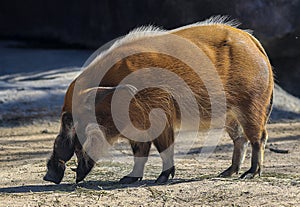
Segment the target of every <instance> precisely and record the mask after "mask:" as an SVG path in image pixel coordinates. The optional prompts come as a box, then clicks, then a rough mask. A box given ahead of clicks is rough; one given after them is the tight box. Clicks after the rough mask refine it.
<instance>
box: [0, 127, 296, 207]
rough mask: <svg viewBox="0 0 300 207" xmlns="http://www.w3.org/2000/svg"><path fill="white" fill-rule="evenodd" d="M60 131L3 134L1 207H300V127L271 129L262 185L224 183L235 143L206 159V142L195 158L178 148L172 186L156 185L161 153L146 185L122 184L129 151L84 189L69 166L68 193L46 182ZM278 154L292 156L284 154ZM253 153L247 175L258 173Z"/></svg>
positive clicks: (223, 144) (64, 186)
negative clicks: (223, 174)
mask: <svg viewBox="0 0 300 207" xmlns="http://www.w3.org/2000/svg"><path fill="white" fill-rule="evenodd" d="M58 129H59V123H57V122H49V123H42V124H41V123H35V124H32V125H28V126H19V127H3V128H0V165H1V172H0V206H300V123H299V122H296V123H274V124H270V125H269V126H268V129H269V141H268V145H267V149H266V154H265V162H264V166H265V167H264V172H263V175H262V176H261V177H256V178H255V179H251V180H240V179H238V176H233V177H232V178H228V179H224V178H217V175H218V174H219V173H220V172H221V171H222V170H224V169H225V168H227V167H228V166H229V164H230V161H231V154H232V143H231V140H230V138H229V137H228V136H227V135H224V137H223V138H222V140H221V141H220V142H219V144H218V147H217V148H216V150H215V152H214V153H213V154H212V155H210V156H209V157H208V158H207V159H201V158H200V157H199V154H198V153H197V152H199V151H200V149H201V141H199V140H198V141H197V142H196V143H195V145H193V147H192V148H191V149H190V150H189V152H188V153H186V152H184V151H185V150H186V147H185V146H184V145H185V142H184V141H182V142H181V143H180V142H179V143H177V148H176V156H175V162H176V175H175V177H174V179H173V180H171V181H169V182H168V183H167V184H166V185H155V184H154V180H155V179H156V177H157V176H158V175H159V173H160V171H161V160H160V158H159V156H158V154H157V152H155V150H154V149H152V151H151V156H150V158H149V161H148V163H147V166H146V170H145V175H144V179H143V180H142V181H140V182H138V183H136V184H132V185H120V184H118V183H117V181H118V180H119V179H120V178H122V177H123V176H124V175H126V174H127V173H129V172H130V170H131V167H132V157H131V156H130V151H129V149H128V146H125V147H124V146H123V145H122V144H121V143H120V144H118V145H117V146H116V149H117V150H116V152H115V154H114V156H112V157H110V158H106V159H105V160H102V161H100V162H99V163H97V166H96V167H95V168H94V169H93V171H92V172H91V173H90V174H89V175H88V177H87V178H86V179H85V181H84V182H82V183H80V184H78V185H76V184H74V181H75V174H74V172H72V171H71V170H70V168H71V167H74V166H75V165H76V162H75V158H72V160H71V161H70V162H69V163H68V165H67V170H66V174H65V177H64V180H63V182H62V183H61V184H60V185H55V184H52V183H49V182H45V181H43V180H42V178H43V176H44V174H45V172H46V160H47V157H49V155H50V153H51V150H52V145H53V141H54V139H55V136H56V133H57V132H58ZM270 148H272V149H283V150H288V152H289V153H276V152H272V151H270ZM250 152H251V150H248V152H247V156H246V161H245V163H244V165H243V167H242V169H241V172H244V171H245V170H247V169H248V168H249V167H250V159H249V158H250Z"/></svg>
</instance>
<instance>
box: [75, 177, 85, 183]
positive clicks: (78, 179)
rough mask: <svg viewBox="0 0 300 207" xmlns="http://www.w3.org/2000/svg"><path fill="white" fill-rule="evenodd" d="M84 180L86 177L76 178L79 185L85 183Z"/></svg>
mask: <svg viewBox="0 0 300 207" xmlns="http://www.w3.org/2000/svg"><path fill="white" fill-rule="evenodd" d="M83 179H84V177H82V178H76V183H79V182H81V181H83Z"/></svg>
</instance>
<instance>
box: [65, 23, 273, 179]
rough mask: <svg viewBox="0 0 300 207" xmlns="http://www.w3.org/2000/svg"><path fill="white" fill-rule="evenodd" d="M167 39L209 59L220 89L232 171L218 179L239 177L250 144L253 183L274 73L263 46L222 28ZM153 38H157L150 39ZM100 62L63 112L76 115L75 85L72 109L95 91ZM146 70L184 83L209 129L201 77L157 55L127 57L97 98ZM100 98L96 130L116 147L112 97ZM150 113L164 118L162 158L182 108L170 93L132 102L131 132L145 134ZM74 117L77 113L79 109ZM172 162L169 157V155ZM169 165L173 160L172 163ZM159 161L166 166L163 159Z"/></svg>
mask: <svg viewBox="0 0 300 207" xmlns="http://www.w3.org/2000/svg"><path fill="white" fill-rule="evenodd" d="M171 34H174V35H178V36H180V37H182V38H186V39H188V40H189V41H191V42H192V43H194V44H195V45H196V46H197V47H199V48H200V49H201V50H202V51H203V52H204V53H205V54H206V55H207V56H208V57H209V59H210V60H211V62H212V63H213V65H214V66H215V68H216V70H217V72H218V75H219V77H220V78H221V81H222V83H223V87H224V91H225V96H226V102H227V103H226V104H227V105H226V107H227V108H226V109H227V111H226V114H227V116H226V129H227V131H228V133H229V135H230V137H231V138H232V139H233V141H234V154H233V160H232V165H231V166H230V167H229V168H228V169H227V170H226V171H224V172H223V173H222V174H221V176H231V175H232V174H233V173H237V172H238V170H239V168H240V165H241V163H242V160H243V157H244V153H245V148H246V147H245V146H246V145H247V142H248V141H250V143H251V145H252V149H253V150H252V151H253V152H252V162H251V168H250V169H249V170H248V171H247V172H246V173H244V174H243V175H242V177H253V176H254V175H255V174H257V173H260V172H261V167H262V161H263V151H264V145H265V142H266V140H267V131H266V123H267V119H268V116H269V113H270V108H271V99H272V91H273V87H274V81H273V72H272V67H271V65H270V63H269V60H268V57H267V55H266V53H265V51H264V49H263V48H262V46H261V44H260V43H259V41H258V40H256V39H255V38H254V37H253V36H252V35H251V34H249V33H247V32H245V31H243V30H240V29H237V28H234V27H231V26H228V25H225V24H210V25H200V26H194V27H189V28H185V29H181V30H180V29H179V30H174V31H173V32H172V31H171ZM151 38H159V37H156V36H153V37H151ZM137 45H139V40H137V41H134V42H128V43H126V44H124V45H123V46H122V47H119V48H116V49H115V51H116V53H118V52H121V53H126V51H129V50H130V48H132V47H133V46H134V47H135V48H137V47H142V46H137ZM186 49H187V51H185V52H186V53H187V54H186V55H187V56H188V55H189V54H188V48H186ZM174 50H176V48H174ZM176 52H178V53H180V52H182V51H175V53H176ZM104 60H105V57H103V58H102V59H101V58H100V59H99V60H96V61H94V62H92V63H91V64H90V65H89V66H88V67H87V68H86V70H85V71H83V73H82V74H81V75H80V76H79V77H78V78H77V79H76V80H74V81H73V82H72V83H71V85H70V86H69V88H68V91H67V93H66V96H65V102H64V106H63V112H69V113H74V111H72V104H74V103H72V97H73V95H74V94H73V90H74V85H75V83H76V84H79V85H81V87H82V90H81V94H76V96H78V97H81V98H79V101H78V103H76V104H77V105H79V106H80V105H81V104H84V102H82V100H84V97H85V96H86V95H87V94H88V93H89V89H90V88H91V87H95V86H92V85H89V84H90V83H92V82H95V80H96V79H97V72H99V71H100V70H101V61H104ZM194 61H199V60H194ZM147 67H158V68H164V69H166V70H169V71H171V72H173V73H175V74H177V75H178V76H180V77H181V78H182V79H183V80H185V82H186V83H187V84H188V86H189V87H190V88H191V90H192V91H193V92H194V94H195V97H196V100H197V102H198V105H199V109H200V115H201V119H202V120H203V122H202V123H201V125H203V126H206V127H207V125H208V124H207V123H210V119H211V117H210V114H211V103H210V99H209V95H208V92H207V89H206V87H205V86H204V83H203V81H202V80H201V77H200V78H199V77H198V75H197V74H196V73H195V72H194V71H193V69H191V68H190V67H189V66H187V65H186V64H185V63H183V62H181V61H179V60H178V59H176V58H174V57H171V56H168V55H164V54H160V53H159V51H158V52H157V53H155V52H149V53H140V54H135V55H131V56H128V57H126V58H124V59H122V60H121V61H119V62H118V63H116V64H115V65H114V66H113V67H112V68H111V69H110V70H109V72H108V73H107V74H106V75H105V76H104V78H103V79H102V80H101V83H100V84H99V86H101V87H103V88H99V89H98V92H99V94H101V92H103V90H105V88H104V87H117V86H118V84H119V83H120V81H121V80H122V79H123V78H125V77H126V76H128V75H129V74H131V73H132V72H134V71H137V70H139V69H141V68H147ZM151 78H153V77H147V74H145V81H147V79H151ZM210 81H214V79H213V78H212V79H211V80H210ZM100 96H101V95H100ZM103 97H104V99H101V101H99V102H97V100H96V106H95V107H96V115H97V120H98V123H99V125H101V126H103V127H104V128H105V129H106V136H107V137H106V139H107V140H108V141H110V142H114V139H113V138H115V137H117V136H122V135H120V132H119V131H118V130H117V129H116V127H115V125H114V123H113V120H112V117H111V112H110V104H111V97H112V93H108V94H105V95H104V96H103ZM120 104H122V103H120ZM154 108H162V109H163V110H164V111H165V112H166V114H167V123H168V124H167V126H166V128H165V131H164V132H163V133H162V134H161V136H160V137H158V138H157V139H156V140H155V141H154V142H153V143H154V145H155V146H156V148H157V149H158V150H159V152H162V151H164V150H165V149H166V148H168V147H169V146H170V145H171V144H172V143H173V142H174V130H175V127H176V126H177V125H178V121H179V120H180V108H178V105H177V103H176V102H174V99H173V98H172V96H171V95H170V94H169V93H167V92H165V91H163V90H161V89H155V88H150V89H145V90H143V91H140V92H139V93H138V94H137V95H136V96H135V99H133V100H132V102H131V105H130V109H129V111H130V118H131V121H132V123H133V124H134V126H135V127H137V128H138V129H142V130H146V129H148V127H149V126H150V123H149V118H148V115H149V112H150V111H151V110H152V109H154ZM76 110H77V109H76ZM76 113H80V108H78V111H76ZM79 124H81V125H83V126H86V125H87V124H88V123H85V121H84V120H83V121H82V122H81V123H79ZM110 139H111V140H110ZM130 143H131V145H132V148H133V152H134V154H135V156H136V157H144V156H147V155H148V152H149V149H150V145H151V142H150V143H139V142H134V141H130ZM171 156H173V154H172V153H171ZM168 159H171V160H172V159H173V158H168ZM163 161H166V160H164V158H163ZM142 165H144V163H142ZM166 170H168V168H166V169H164V172H165V171H166ZM164 172H163V173H164ZM163 173H162V174H163ZM170 173H172V172H171V171H169V172H168V174H167V175H166V174H164V175H165V176H167V177H168V176H169V174H170ZM173 173H174V172H173ZM162 174H161V176H162ZM161 176H160V177H161ZM128 177H130V176H127V178H128ZM132 181H135V180H125V182H132ZM161 181H163V182H164V181H166V179H164V178H163V179H162V180H161Z"/></svg>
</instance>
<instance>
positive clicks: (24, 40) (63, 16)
mask: <svg viewBox="0 0 300 207" xmlns="http://www.w3.org/2000/svg"><path fill="white" fill-rule="evenodd" d="M299 11H300V0H213V1H211V0H142V1H141V0H127V1H124V0H85V1H83V0H64V1H58V0H51V1H50V0H43V1H41V0H26V1H19V0H1V1H0V76H2V79H0V81H2V84H0V87H1V86H2V89H3V88H4V89H7V87H8V86H7V84H6V85H5V83H4V82H5V81H6V83H8V82H9V81H10V82H9V83H12V82H13V81H15V82H16V77H17V76H5V75H9V74H19V73H22V74H24V73H26V74H28V73H29V72H34V71H50V70H53V69H63V72H64V73H66V72H67V71H74V68H76V67H80V66H82V65H83V63H84V62H85V60H86V59H87V58H88V57H89V56H90V55H91V54H92V53H93V51H94V50H95V49H97V48H99V47H100V46H101V45H102V44H104V43H106V42H108V41H109V40H112V39H114V38H116V37H119V36H122V35H125V34H126V33H128V32H129V31H130V30H132V29H133V28H135V27H137V26H141V25H149V24H151V25H156V26H159V27H162V28H165V29H172V28H176V27H179V26H182V25H186V24H190V23H194V22H197V21H202V20H204V19H206V18H209V17H210V16H213V15H229V16H230V17H231V18H232V19H237V20H239V21H240V22H241V23H242V25H241V26H240V27H241V28H244V29H251V30H253V31H254V32H253V33H254V35H255V36H256V37H257V38H258V39H259V40H260V41H261V42H262V44H263V46H264V47H265V49H266V51H267V53H268V54H269V56H270V59H271V63H272V65H273V66H274V71H275V74H276V81H277V83H278V84H279V85H280V86H281V87H282V88H283V89H285V90H286V91H287V92H289V93H290V94H292V95H294V96H296V97H300V13H299ZM54 74H55V73H50V76H49V73H46V75H45V74H44V76H43V77H44V80H46V79H47V80H48V79H49V78H53V75H54ZM51 75H52V76H51ZM25 76H26V75H25ZM3 77H5V78H3ZM18 77H19V76H18ZM40 77H42V76H38V78H37V77H36V76H35V78H36V79H33V80H38V79H39V78H40ZM28 78H29V79H30V80H32V78H33V77H32V76H30V77H28V75H27V78H26V80H28ZM72 78H73V77H70V78H69V79H70V80H69V79H66V80H65V81H63V82H64V84H66V85H64V89H65V87H66V86H67V84H68V83H69V82H68V81H71V79H72ZM39 80H40V79H39ZM60 83H61V82H60ZM41 85H43V84H42V83H41ZM11 87H16V86H12V85H11ZM17 87H19V85H18V86H17ZM27 88H29V86H28V85H26V84H25V85H23V86H21V87H20V88H19V89H18V90H19V91H24V90H27ZM5 93H6V92H5V91H4V92H3V93H2V95H3V96H2V97H4V96H5ZM0 95H1V94H0ZM53 97H54V96H53ZM6 99H7V100H8V99H9V97H6ZM6 99H5V98H2V100H1V98H0V104H1V103H2V105H3V104H5V103H6V101H5V100H6ZM58 99H59V100H61V97H59V98H58ZM16 101H17V100H16ZM25 102H26V101H25ZM297 103H299V102H297ZM294 105H295V104H294ZM296 105H297V104H296ZM10 107H11V105H7V106H6V109H8V108H9V109H11V108H10ZM49 107H51V106H49ZM4 109H5V107H4ZM0 118H1V117H0ZM2 118H3V117H2Z"/></svg>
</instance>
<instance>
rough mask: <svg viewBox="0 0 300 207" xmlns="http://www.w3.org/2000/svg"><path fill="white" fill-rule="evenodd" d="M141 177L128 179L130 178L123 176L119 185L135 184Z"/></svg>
mask: <svg viewBox="0 0 300 207" xmlns="http://www.w3.org/2000/svg"><path fill="white" fill-rule="evenodd" d="M142 179H143V177H130V176H124V177H123V178H121V179H120V181H119V184H131V183H135V182H136V181H138V180H140V181H141V180H142Z"/></svg>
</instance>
